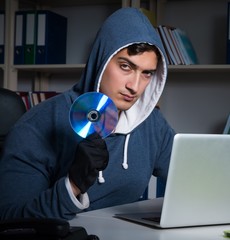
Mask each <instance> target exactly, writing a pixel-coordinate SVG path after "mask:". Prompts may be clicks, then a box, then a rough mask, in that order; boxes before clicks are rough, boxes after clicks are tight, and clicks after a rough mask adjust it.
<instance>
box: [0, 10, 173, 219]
mask: <svg viewBox="0 0 230 240" xmlns="http://www.w3.org/2000/svg"><path fill="white" fill-rule="evenodd" d="M166 75H167V66H166V61H165V57H164V50H163V46H162V43H161V41H160V39H159V37H158V35H157V33H156V32H155V30H154V28H153V27H152V25H151V24H150V22H149V21H148V19H147V18H146V17H145V16H144V15H143V14H142V13H141V12H140V11H139V10H137V9H133V8H123V9H120V10H118V11H116V12H115V13H114V14H112V15H111V16H110V17H109V18H108V19H107V20H106V21H105V23H104V24H103V25H102V27H101V29H100V30H99V32H98V34H97V37H96V39H95V42H94V45H93V48H92V51H91V54H90V56H89V59H88V62H87V65H86V68H85V71H84V73H83V75H82V77H81V79H80V81H79V82H78V83H77V84H76V85H75V86H73V88H72V89H70V90H69V91H67V92H64V93H63V94H60V95H58V96H57V97H54V98H51V99H49V100H47V101H45V102H43V103H41V104H39V105H37V106H36V107H34V108H32V109H31V110H30V111H28V112H27V113H26V114H25V115H24V116H23V117H22V118H21V119H20V121H18V122H17V124H16V125H15V127H14V128H13V129H12V131H11V132H10V133H9V135H8V138H7V141H6V145H5V149H4V153H3V156H2V159H1V161H0V192H1V198H0V218H1V219H10V218H19V217H24V218H25V217H37V218H41V217H52V218H64V219H71V218H73V217H74V216H75V215H76V214H77V213H79V212H81V211H89V210H93V209H98V208H104V207H109V206H113V205H118V204H124V203H130V202H134V201H137V200H138V199H139V197H140V196H141V195H142V194H143V192H144V191H145V189H146V187H147V186H148V183H149V180H150V178H151V176H152V174H153V175H155V176H159V177H161V178H162V179H164V180H166V178H167V172H168V165H169V159H170V154H171V147H172V141H173V137H174V134H175V133H174V131H173V129H172V128H171V127H170V126H169V125H168V123H167V122H166V120H165V119H164V118H163V116H162V115H161V113H160V111H159V109H158V108H156V104H157V102H158V100H159V98H160V96H161V93H162V91H163V88H164V85H165V81H166ZM92 91H97V92H99V91H100V92H102V93H103V94H106V95H107V96H108V97H110V98H111V99H112V100H113V102H114V103H115V105H116V106H117V108H118V110H119V120H118V124H117V126H116V128H115V130H114V132H113V133H112V134H111V135H109V136H108V137H106V138H105V139H101V138H100V137H99V136H98V135H97V134H93V135H91V136H89V137H87V138H86V139H81V138H80V137H79V136H78V135H77V134H76V133H75V132H74V131H73V130H72V128H71V126H70V123H69V111H70V108H71V105H72V104H73V102H74V100H75V99H76V98H77V97H78V96H80V95H81V94H83V93H86V92H92ZM98 176H99V178H98Z"/></svg>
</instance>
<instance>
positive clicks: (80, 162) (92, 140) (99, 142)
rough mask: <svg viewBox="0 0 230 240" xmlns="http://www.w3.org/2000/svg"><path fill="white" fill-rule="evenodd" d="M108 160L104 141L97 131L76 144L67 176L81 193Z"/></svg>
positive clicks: (91, 183) (88, 186)
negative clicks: (73, 158) (73, 157)
mask: <svg viewBox="0 0 230 240" xmlns="http://www.w3.org/2000/svg"><path fill="white" fill-rule="evenodd" d="M108 161H109V153H108V151H107V146H106V143H105V141H104V140H103V139H102V138H101V137H100V136H99V135H98V134H97V133H94V134H92V135H89V136H88V137H87V138H85V139H84V140H83V141H81V142H80V143H79V144H78V146H77V149H76V153H75V160H74V162H73V164H72V166H71V168H70V170H69V178H70V180H71V181H72V182H73V183H74V184H75V185H76V187H78V188H79V189H80V190H81V193H85V192H86V191H87V190H88V189H89V188H90V187H91V186H92V185H93V184H94V182H95V180H96V178H97V176H98V172H99V171H102V170H104V169H105V168H106V167H107V165H108Z"/></svg>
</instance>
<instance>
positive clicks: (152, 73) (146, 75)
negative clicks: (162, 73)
mask: <svg viewBox="0 0 230 240" xmlns="http://www.w3.org/2000/svg"><path fill="white" fill-rule="evenodd" d="M153 75H154V72H144V76H145V77H146V78H151V77H152V76H153Z"/></svg>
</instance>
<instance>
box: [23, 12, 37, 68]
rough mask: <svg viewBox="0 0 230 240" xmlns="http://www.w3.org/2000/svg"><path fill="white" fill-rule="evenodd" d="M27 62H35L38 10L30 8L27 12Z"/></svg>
mask: <svg viewBox="0 0 230 240" xmlns="http://www.w3.org/2000/svg"><path fill="white" fill-rule="evenodd" d="M25 18H26V20H25V21H26V23H25V25H26V29H25V64H34V63H35V45H36V33H37V32H36V11H34V10H29V11H26V12H25Z"/></svg>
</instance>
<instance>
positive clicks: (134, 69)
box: [100, 49, 158, 111]
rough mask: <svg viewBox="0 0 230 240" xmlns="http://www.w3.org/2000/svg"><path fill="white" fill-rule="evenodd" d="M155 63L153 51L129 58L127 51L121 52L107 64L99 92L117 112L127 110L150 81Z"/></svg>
mask: <svg viewBox="0 0 230 240" xmlns="http://www.w3.org/2000/svg"><path fill="white" fill-rule="evenodd" d="M157 61H158V60H157V56H156V54H155V52H153V51H151V52H144V53H141V54H138V55H133V56H129V55H128V53H127V49H123V50H121V51H120V52H118V53H117V54H116V55H114V56H113V58H112V59H111V60H110V62H109V63H108V65H107V67H106V69H105V71H104V73H103V76H102V80H101V84H100V92H101V93H103V94H105V95H107V96H108V97H110V98H111V99H112V100H113V102H114V103H115V105H116V107H117V108H118V110H119V111H125V110H128V109H129V108H130V107H132V106H133V104H134V103H135V102H136V101H137V100H138V98H139V97H140V96H141V94H142V93H143V92H144V91H145V88H146V87H147V85H148V84H149V82H150V81H151V79H152V76H153V74H154V73H155V71H156V68H157Z"/></svg>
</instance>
